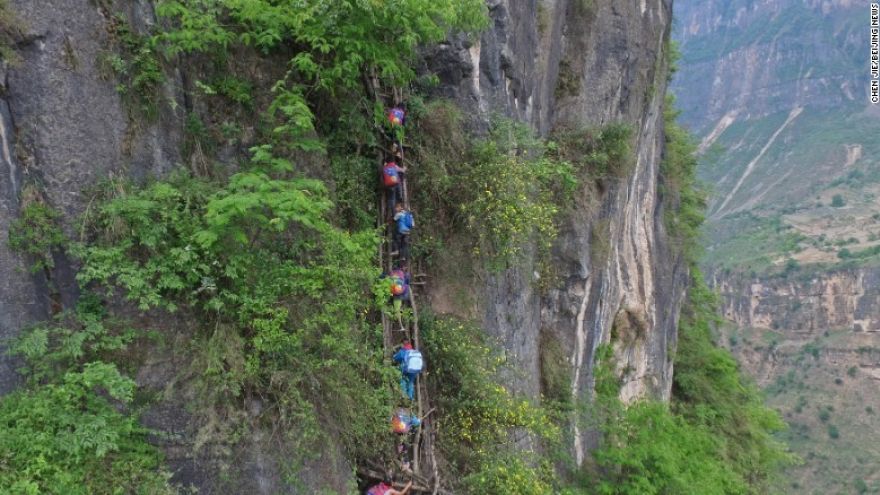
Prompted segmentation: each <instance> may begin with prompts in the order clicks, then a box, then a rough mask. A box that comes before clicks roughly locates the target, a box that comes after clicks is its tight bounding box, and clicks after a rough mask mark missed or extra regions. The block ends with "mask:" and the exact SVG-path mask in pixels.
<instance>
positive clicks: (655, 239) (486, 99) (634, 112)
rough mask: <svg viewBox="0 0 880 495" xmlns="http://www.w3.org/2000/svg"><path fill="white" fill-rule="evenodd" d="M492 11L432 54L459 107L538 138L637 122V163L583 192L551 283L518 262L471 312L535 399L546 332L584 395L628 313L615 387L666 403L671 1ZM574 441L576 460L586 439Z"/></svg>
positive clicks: (515, 380)
mask: <svg viewBox="0 0 880 495" xmlns="http://www.w3.org/2000/svg"><path fill="white" fill-rule="evenodd" d="M490 12H491V15H492V19H493V28H492V29H491V30H489V31H488V32H487V33H485V34H484V35H483V36H482V38H481V39H480V40H479V42H477V43H473V44H470V43H466V42H459V43H458V44H452V45H449V46H443V47H440V48H439V49H438V50H436V51H434V52H433V53H432V54H431V55H430V56H429V57H428V59H429V62H431V63H434V64H437V63H439V62H442V65H441V66H440V67H438V69H439V70H438V73H439V74H440V75H441V80H442V83H443V89H442V90H441V92H443V93H445V94H446V95H449V96H454V97H456V98H457V99H458V100H459V101H461V102H462V103H463V104H464V105H465V106H468V105H469V106H471V107H477V108H480V109H481V110H484V111H498V110H499V109H502V110H504V111H505V112H506V113H507V114H509V115H512V116H515V117H517V118H519V119H522V120H525V121H527V122H530V123H531V124H532V126H533V127H534V128H535V129H537V130H538V131H539V132H541V133H543V134H547V133H548V132H549V131H551V130H552V129H554V128H557V127H564V126H601V125H604V124H608V123H613V122H622V123H626V124H629V125H631V126H632V129H633V135H634V138H635V139H634V145H633V155H634V160H635V166H634V167H633V170H632V173H631V174H629V175H628V176H627V177H625V178H623V179H620V180H618V181H610V182H609V183H608V184H607V185H606V186H607V187H606V188H605V190H603V191H599V190H597V189H591V188H584V190H582V191H581V193H580V196H579V197H578V198H576V200H575V202H576V204H577V205H578V207H577V208H576V211H575V212H574V214H572V215H571V217H570V218H568V219H567V220H566V222H565V226H564V228H563V230H562V232H561V233H560V238H559V240H558V242H557V247H556V249H555V251H554V256H553V265H554V267H555V268H556V269H557V273H558V280H556V281H554V282H552V283H551V284H550V289H549V290H547V291H546V292H545V293H541V292H540V291H539V290H538V289H537V285H538V284H537V282H538V280H537V275H536V273H533V270H532V269H531V267H527V268H524V269H521V270H511V271H508V272H505V273H502V274H500V275H498V276H493V277H490V279H489V280H488V284H487V292H486V296H485V300H484V304H483V305H482V307H481V308H479V309H478V310H477V312H478V314H481V316H482V319H483V322H484V326H485V327H486V328H487V329H488V330H489V331H490V332H492V333H493V334H494V335H496V336H497V337H499V338H500V339H501V341H502V342H504V344H505V348H506V349H507V350H508V351H509V353H510V355H511V356H512V357H513V359H514V362H515V363H516V364H517V368H518V370H519V372H517V373H515V374H513V375H512V376H511V377H510V380H511V382H512V385H513V386H514V388H515V389H516V390H518V391H521V392H524V393H526V394H527V395H528V396H531V397H538V396H539V394H540V393H541V362H542V359H545V358H547V357H546V356H542V346H541V345H540V342H541V340H542V336H543V337H544V338H550V339H553V340H556V341H557V342H560V343H561V344H562V348H563V349H567V350H568V356H567V359H568V360H569V362H570V364H571V369H572V375H571V385H570V386H571V390H572V393H573V395H575V396H576V397H581V398H587V397H589V396H590V393H591V390H592V369H593V365H594V364H595V359H594V358H595V352H596V349H597V347H598V346H599V345H600V344H603V343H609V342H610V341H611V335H612V327H613V326H614V323H615V320H617V321H618V323H619V322H621V321H625V320H631V321H633V322H635V323H634V325H633V326H635V327H637V328H636V331H635V332H634V334H633V336H632V337H633V338H631V339H620V340H619V341H617V342H615V349H616V351H617V352H616V354H617V356H616V357H617V360H618V365H619V369H620V370H627V372H626V376H625V377H624V385H623V389H622V391H621V395H622V397H623V399H624V400H633V399H635V398H638V397H645V396H652V397H659V398H664V399H665V398H668V396H669V392H670V387H671V378H672V365H671V358H672V355H671V352H673V351H674V348H675V329H676V325H677V317H678V310H679V307H680V303H681V297H682V295H683V287H684V281H685V279H686V271H685V269H684V267H683V265H682V264H681V263H680V262H679V260H677V259H676V257H675V256H674V255H673V253H671V251H670V248H669V246H668V245H667V243H666V237H665V232H664V227H663V222H662V209H663V208H662V204H661V197H660V195H659V194H658V189H657V186H658V175H659V163H660V159H661V153H662V143H663V136H662V124H663V120H662V118H663V117H662V105H663V95H664V93H665V86H666V69H667V68H666V66H665V64H664V61H663V60H664V59H663V56H664V51H665V49H666V48H667V47H666V45H665V43H664V42H665V40H666V37H667V35H668V31H669V28H670V19H671V2H665V1H661V2H656V3H651V4H650V5H648V4H647V3H645V2H640V3H639V2H627V3H623V4H622V3H621V2H612V1H595V2H581V1H571V2H564V1H555V2H537V3H535V2H505V1H494V2H490ZM450 67H455V70H448V68H450ZM444 68H446V69H447V70H444ZM444 309H446V308H444ZM574 436H575V452H576V455H577V458H578V460H579V461H580V460H582V459H583V456H584V448H585V445H586V442H587V438H586V437H585V436H584V434H582V433H581V432H577V431H576V432H575V433H574Z"/></svg>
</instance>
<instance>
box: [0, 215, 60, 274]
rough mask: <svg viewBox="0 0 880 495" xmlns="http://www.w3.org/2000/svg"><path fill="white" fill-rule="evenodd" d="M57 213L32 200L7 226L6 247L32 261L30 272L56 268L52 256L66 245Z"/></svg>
mask: <svg viewBox="0 0 880 495" xmlns="http://www.w3.org/2000/svg"><path fill="white" fill-rule="evenodd" d="M60 216H61V215H60V214H59V213H58V211H56V210H55V209H53V208H52V207H50V206H49V205H47V204H46V203H44V202H42V201H31V202H30V203H29V204H27V205H26V206H25V207H24V208H22V210H21V214H20V216H19V218H18V219H16V220H15V221H13V222H12V223H11V224H10V226H9V248H10V249H12V250H13V251H16V252H19V253H22V254H25V255H27V256H29V257H30V258H31V260H32V261H33V263H32V264H31V272H33V273H37V272H39V271H42V270H50V269H52V268H53V267H54V266H55V261H54V259H53V256H52V253H53V252H54V251H56V250H58V249H60V248H61V247H62V246H63V245H64V242H65V237H64V233H63V232H62V231H61V227H60V226H59V224H58V221H59V218H60Z"/></svg>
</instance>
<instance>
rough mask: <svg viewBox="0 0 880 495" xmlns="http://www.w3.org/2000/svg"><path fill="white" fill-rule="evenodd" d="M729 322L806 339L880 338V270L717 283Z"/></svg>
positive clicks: (720, 278)
mask: <svg viewBox="0 0 880 495" xmlns="http://www.w3.org/2000/svg"><path fill="white" fill-rule="evenodd" d="M714 285H715V286H716V288H717V289H718V291H719V292H720V293H721V297H722V307H723V313H724V316H725V318H727V319H728V320H730V321H733V322H735V323H736V324H737V325H738V326H741V327H753V328H767V329H773V330H778V331H780V332H783V333H786V334H792V335H801V336H816V335H818V334H821V333H823V332H825V331H827V330H834V329H845V330H850V331H853V332H869V333H875V332H880V269H877V268H864V269H849V270H840V271H834V272H829V273H817V274H815V275H805V276H791V277H776V278H771V279H750V278H746V277H724V276H721V275H718V276H716V277H715V278H714Z"/></svg>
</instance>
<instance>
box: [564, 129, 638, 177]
mask: <svg viewBox="0 0 880 495" xmlns="http://www.w3.org/2000/svg"><path fill="white" fill-rule="evenodd" d="M552 139H553V143H554V146H553V148H552V150H553V151H554V152H555V155H556V156H557V157H558V159H560V160H563V161H568V162H571V163H572V164H573V165H574V168H575V170H576V171H577V173H578V175H579V176H580V177H582V178H586V177H590V178H593V179H596V180H600V179H601V180H607V179H622V178H624V177H626V176H628V175H629V173H630V172H631V171H632V169H633V167H634V166H635V158H634V157H633V156H632V149H631V145H632V128H631V127H630V126H629V125H627V124H624V123H614V124H608V125H606V126H604V127H600V128H576V129H571V128H562V129H558V130H556V131H555V132H554V133H553V136H552Z"/></svg>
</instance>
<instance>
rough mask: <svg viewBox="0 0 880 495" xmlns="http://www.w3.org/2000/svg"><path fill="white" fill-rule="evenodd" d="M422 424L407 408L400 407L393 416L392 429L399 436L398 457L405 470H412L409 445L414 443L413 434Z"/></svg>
mask: <svg viewBox="0 0 880 495" xmlns="http://www.w3.org/2000/svg"><path fill="white" fill-rule="evenodd" d="M420 426H422V420H420V419H419V418H418V416H416V415H414V414H412V413H411V412H410V410H409V409H407V408H404V407H401V408H398V409H397V413H396V414H394V415H392V416H391V431H392V432H394V433H395V434H396V435H397V437H398V441H397V457H398V459H399V460H400V465H401V467H403V470H404V471H410V467H409V447H410V444H411V443H412V439H411V435H412V433H414V432H415V429H416V428H418V427H420Z"/></svg>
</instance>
